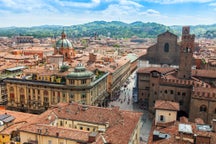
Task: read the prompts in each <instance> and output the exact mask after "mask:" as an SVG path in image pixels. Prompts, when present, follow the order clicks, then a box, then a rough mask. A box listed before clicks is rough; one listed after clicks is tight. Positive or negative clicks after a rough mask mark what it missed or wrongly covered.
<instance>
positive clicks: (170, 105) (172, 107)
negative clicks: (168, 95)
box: [154, 100, 179, 111]
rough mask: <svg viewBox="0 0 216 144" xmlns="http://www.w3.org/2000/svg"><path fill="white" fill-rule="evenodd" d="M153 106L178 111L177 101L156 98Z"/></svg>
mask: <svg viewBox="0 0 216 144" xmlns="http://www.w3.org/2000/svg"><path fill="white" fill-rule="evenodd" d="M154 108H155V109H164V110H174V111H179V103H176V102H171V101H164V100H157V101H156V102H155V107H154Z"/></svg>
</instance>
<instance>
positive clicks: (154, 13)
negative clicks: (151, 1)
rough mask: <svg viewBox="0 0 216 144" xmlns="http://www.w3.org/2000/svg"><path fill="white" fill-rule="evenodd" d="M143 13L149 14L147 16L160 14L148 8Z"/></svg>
mask: <svg viewBox="0 0 216 144" xmlns="http://www.w3.org/2000/svg"><path fill="white" fill-rule="evenodd" d="M140 14H142V15H147V16H160V12H159V11H156V10H153V9H148V10H147V11H145V12H142V13H140Z"/></svg>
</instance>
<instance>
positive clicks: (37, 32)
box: [0, 21, 216, 38]
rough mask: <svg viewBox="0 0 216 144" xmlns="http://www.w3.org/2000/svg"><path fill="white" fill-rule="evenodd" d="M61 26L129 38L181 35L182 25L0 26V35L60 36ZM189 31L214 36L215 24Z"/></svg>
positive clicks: (76, 33) (76, 32)
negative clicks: (170, 34)
mask: <svg viewBox="0 0 216 144" xmlns="http://www.w3.org/2000/svg"><path fill="white" fill-rule="evenodd" d="M63 27H64V29H65V31H66V32H67V35H68V37H71V38H78V37H91V36H95V35H97V36H108V37H112V38H130V37H132V36H138V37H140V38H154V37H157V35H158V34H160V33H163V32H165V31H167V30H169V31H171V32H173V33H174V34H176V35H179V36H180V35H181V28H182V26H165V25H162V24H158V23H150V22H148V23H143V22H140V21H137V22H133V23H130V24H127V23H123V22H120V21H112V22H106V21H94V22H90V23H86V24H82V25H72V26H60V25H43V26H34V27H8V28H0V36H8V37H12V36H15V35H29V36H34V37H36V38H41V37H56V36H60V34H61V32H62V30H63ZM191 33H193V34H195V35H196V36H197V37H207V38H214V37H216V24H214V25H197V26H191Z"/></svg>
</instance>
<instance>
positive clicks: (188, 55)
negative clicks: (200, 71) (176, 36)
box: [178, 26, 195, 79]
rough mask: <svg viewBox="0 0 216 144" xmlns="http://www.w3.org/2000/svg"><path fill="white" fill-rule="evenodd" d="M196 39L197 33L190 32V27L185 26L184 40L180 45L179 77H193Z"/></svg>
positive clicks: (183, 30) (183, 29)
mask: <svg viewBox="0 0 216 144" xmlns="http://www.w3.org/2000/svg"><path fill="white" fill-rule="evenodd" d="M194 39H195V35H191V34H190V27H189V26H185V27H183V28H182V41H181V47H180V64H179V71H178V78H180V79H190V77H191V67H192V60H193V52H194Z"/></svg>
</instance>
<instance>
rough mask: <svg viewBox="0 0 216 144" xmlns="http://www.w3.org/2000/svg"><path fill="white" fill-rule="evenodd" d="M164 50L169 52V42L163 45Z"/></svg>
mask: <svg viewBox="0 0 216 144" xmlns="http://www.w3.org/2000/svg"><path fill="white" fill-rule="evenodd" d="M164 52H167V53H168V52H169V44H168V43H165V45H164Z"/></svg>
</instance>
